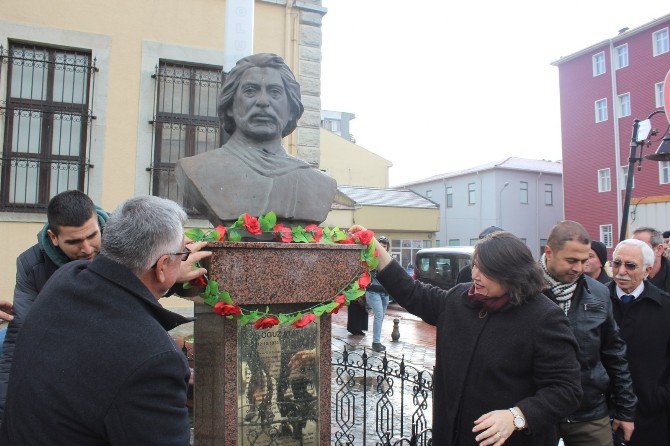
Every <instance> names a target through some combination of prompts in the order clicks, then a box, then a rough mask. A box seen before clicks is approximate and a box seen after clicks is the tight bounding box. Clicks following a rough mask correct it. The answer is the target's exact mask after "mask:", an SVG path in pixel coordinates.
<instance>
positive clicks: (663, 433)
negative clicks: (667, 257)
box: [609, 239, 670, 446]
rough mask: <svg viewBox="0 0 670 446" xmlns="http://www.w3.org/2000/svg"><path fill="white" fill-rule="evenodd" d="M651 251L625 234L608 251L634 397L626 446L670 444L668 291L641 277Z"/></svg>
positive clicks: (611, 286)
mask: <svg viewBox="0 0 670 446" xmlns="http://www.w3.org/2000/svg"><path fill="white" fill-rule="evenodd" d="M654 254H655V253H654V251H653V250H652V249H651V247H649V245H647V244H646V243H644V242H643V241H641V240H635V239H628V240H623V241H622V242H620V243H619V244H618V245H617V246H616V248H615V249H614V254H613V256H612V259H613V260H612V273H613V274H612V276H613V277H612V278H613V282H612V283H610V284H609V290H610V299H611V300H612V306H613V309H614V319H615V320H616V321H617V323H618V324H619V327H620V330H621V337H622V338H623V339H624V341H626V357H627V359H628V364H629V365H630V373H631V375H632V377H633V390H634V391H635V394H636V395H637V397H638V404H637V408H636V411H635V430H634V431H633V436H632V438H631V440H630V443H629V444H630V445H632V446H641V445H644V446H661V445H663V446H667V445H668V444H670V432H669V430H670V426H669V424H668V423H669V421H670V295H668V294H666V293H664V292H663V291H661V290H659V289H658V288H657V287H655V286H654V285H653V284H652V283H651V282H650V281H649V280H648V279H647V276H648V275H649V271H651V269H652V266H653V264H654V261H655V256H654Z"/></svg>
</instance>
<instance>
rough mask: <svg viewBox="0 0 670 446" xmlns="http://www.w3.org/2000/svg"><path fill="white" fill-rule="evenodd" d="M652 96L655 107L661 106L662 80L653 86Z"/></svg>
mask: <svg viewBox="0 0 670 446" xmlns="http://www.w3.org/2000/svg"><path fill="white" fill-rule="evenodd" d="M654 96H655V97H656V108H660V107H663V82H659V83H657V84H656V85H655V86H654Z"/></svg>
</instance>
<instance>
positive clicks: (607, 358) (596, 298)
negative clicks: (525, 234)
mask: <svg viewBox="0 0 670 446" xmlns="http://www.w3.org/2000/svg"><path fill="white" fill-rule="evenodd" d="M545 294H546V295H547V296H549V297H553V296H552V294H551V292H550V291H546V292H545ZM568 319H569V320H570V327H571V328H572V331H573V332H574V334H575V338H577V343H578V344H579V354H578V355H577V357H578V358H579V363H580V364H581V376H582V390H583V391H584V396H583V397H582V402H581V405H580V406H579V410H577V411H576V412H575V413H573V414H571V415H570V417H569V418H568V419H569V420H570V421H593V420H597V419H600V418H603V417H606V416H607V415H609V410H608V407H607V392H608V389H609V390H610V391H611V401H612V403H613V405H614V416H615V417H616V418H617V419H619V420H623V421H632V420H633V419H634V416H635V404H636V403H637V398H635V394H634V393H633V383H632V379H631V374H630V370H629V369H628V361H627V360H626V344H625V342H624V340H623V339H622V337H621V333H620V331H619V326H618V325H617V323H616V321H615V320H614V314H613V312H612V303H611V301H610V298H609V290H608V289H607V287H606V286H605V285H603V284H602V283H600V282H598V281H596V280H595V279H592V278H591V277H589V276H586V275H582V277H581V278H580V279H579V281H578V282H577V288H576V289H575V292H574V295H573V297H572V303H571V305H570V310H569V311H568Z"/></svg>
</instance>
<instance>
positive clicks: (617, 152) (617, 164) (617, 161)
mask: <svg viewBox="0 0 670 446" xmlns="http://www.w3.org/2000/svg"><path fill="white" fill-rule="evenodd" d="M609 42H610V45H609V47H610V72H611V73H612V74H611V79H612V115H613V116H612V121H613V122H612V124H613V127H614V170H616V175H614V177H615V178H616V181H615V186H614V187H615V190H616V194H615V197H616V215H617V223H616V224H617V226H620V225H621V217H622V215H623V210H622V205H621V190H620V189H619V184H621V181H620V178H619V176H620V175H621V146H620V144H619V113H618V111H617V103H618V100H619V95H618V91H617V82H616V70H615V64H614V41H613V39H610V40H609ZM628 175H630V172H629V173H628ZM612 227H614V225H612ZM612 232H614V231H612ZM619 232H621V228H619ZM612 235H614V234H612ZM618 241H621V240H618Z"/></svg>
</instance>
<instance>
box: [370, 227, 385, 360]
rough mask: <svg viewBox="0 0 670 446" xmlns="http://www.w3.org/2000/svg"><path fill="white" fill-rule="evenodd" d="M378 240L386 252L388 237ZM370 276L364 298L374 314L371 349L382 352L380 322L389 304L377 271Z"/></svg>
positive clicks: (383, 348) (382, 320) (383, 347)
mask: <svg viewBox="0 0 670 446" xmlns="http://www.w3.org/2000/svg"><path fill="white" fill-rule="evenodd" d="M378 240H379V244H380V245H381V246H382V248H384V249H385V250H386V251H387V252H388V250H389V249H390V248H391V242H390V241H389V239H388V238H386V237H384V236H383V235H382V236H381V237H379V239H378ZM371 276H372V281H371V282H370V285H368V287H367V288H366V289H365V300H366V303H367V305H368V306H369V307H370V308H371V309H372V313H373V314H374V321H373V323H372V350H374V351H376V352H383V351H385V350H386V347H385V346H384V345H383V344H382V343H381V336H382V324H383V322H384V314H385V313H386V309H387V308H388V306H389V294H388V293H387V292H386V290H385V289H384V287H383V286H382V285H381V284H380V283H379V280H377V272H376V271H373V272H372V274H371Z"/></svg>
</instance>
